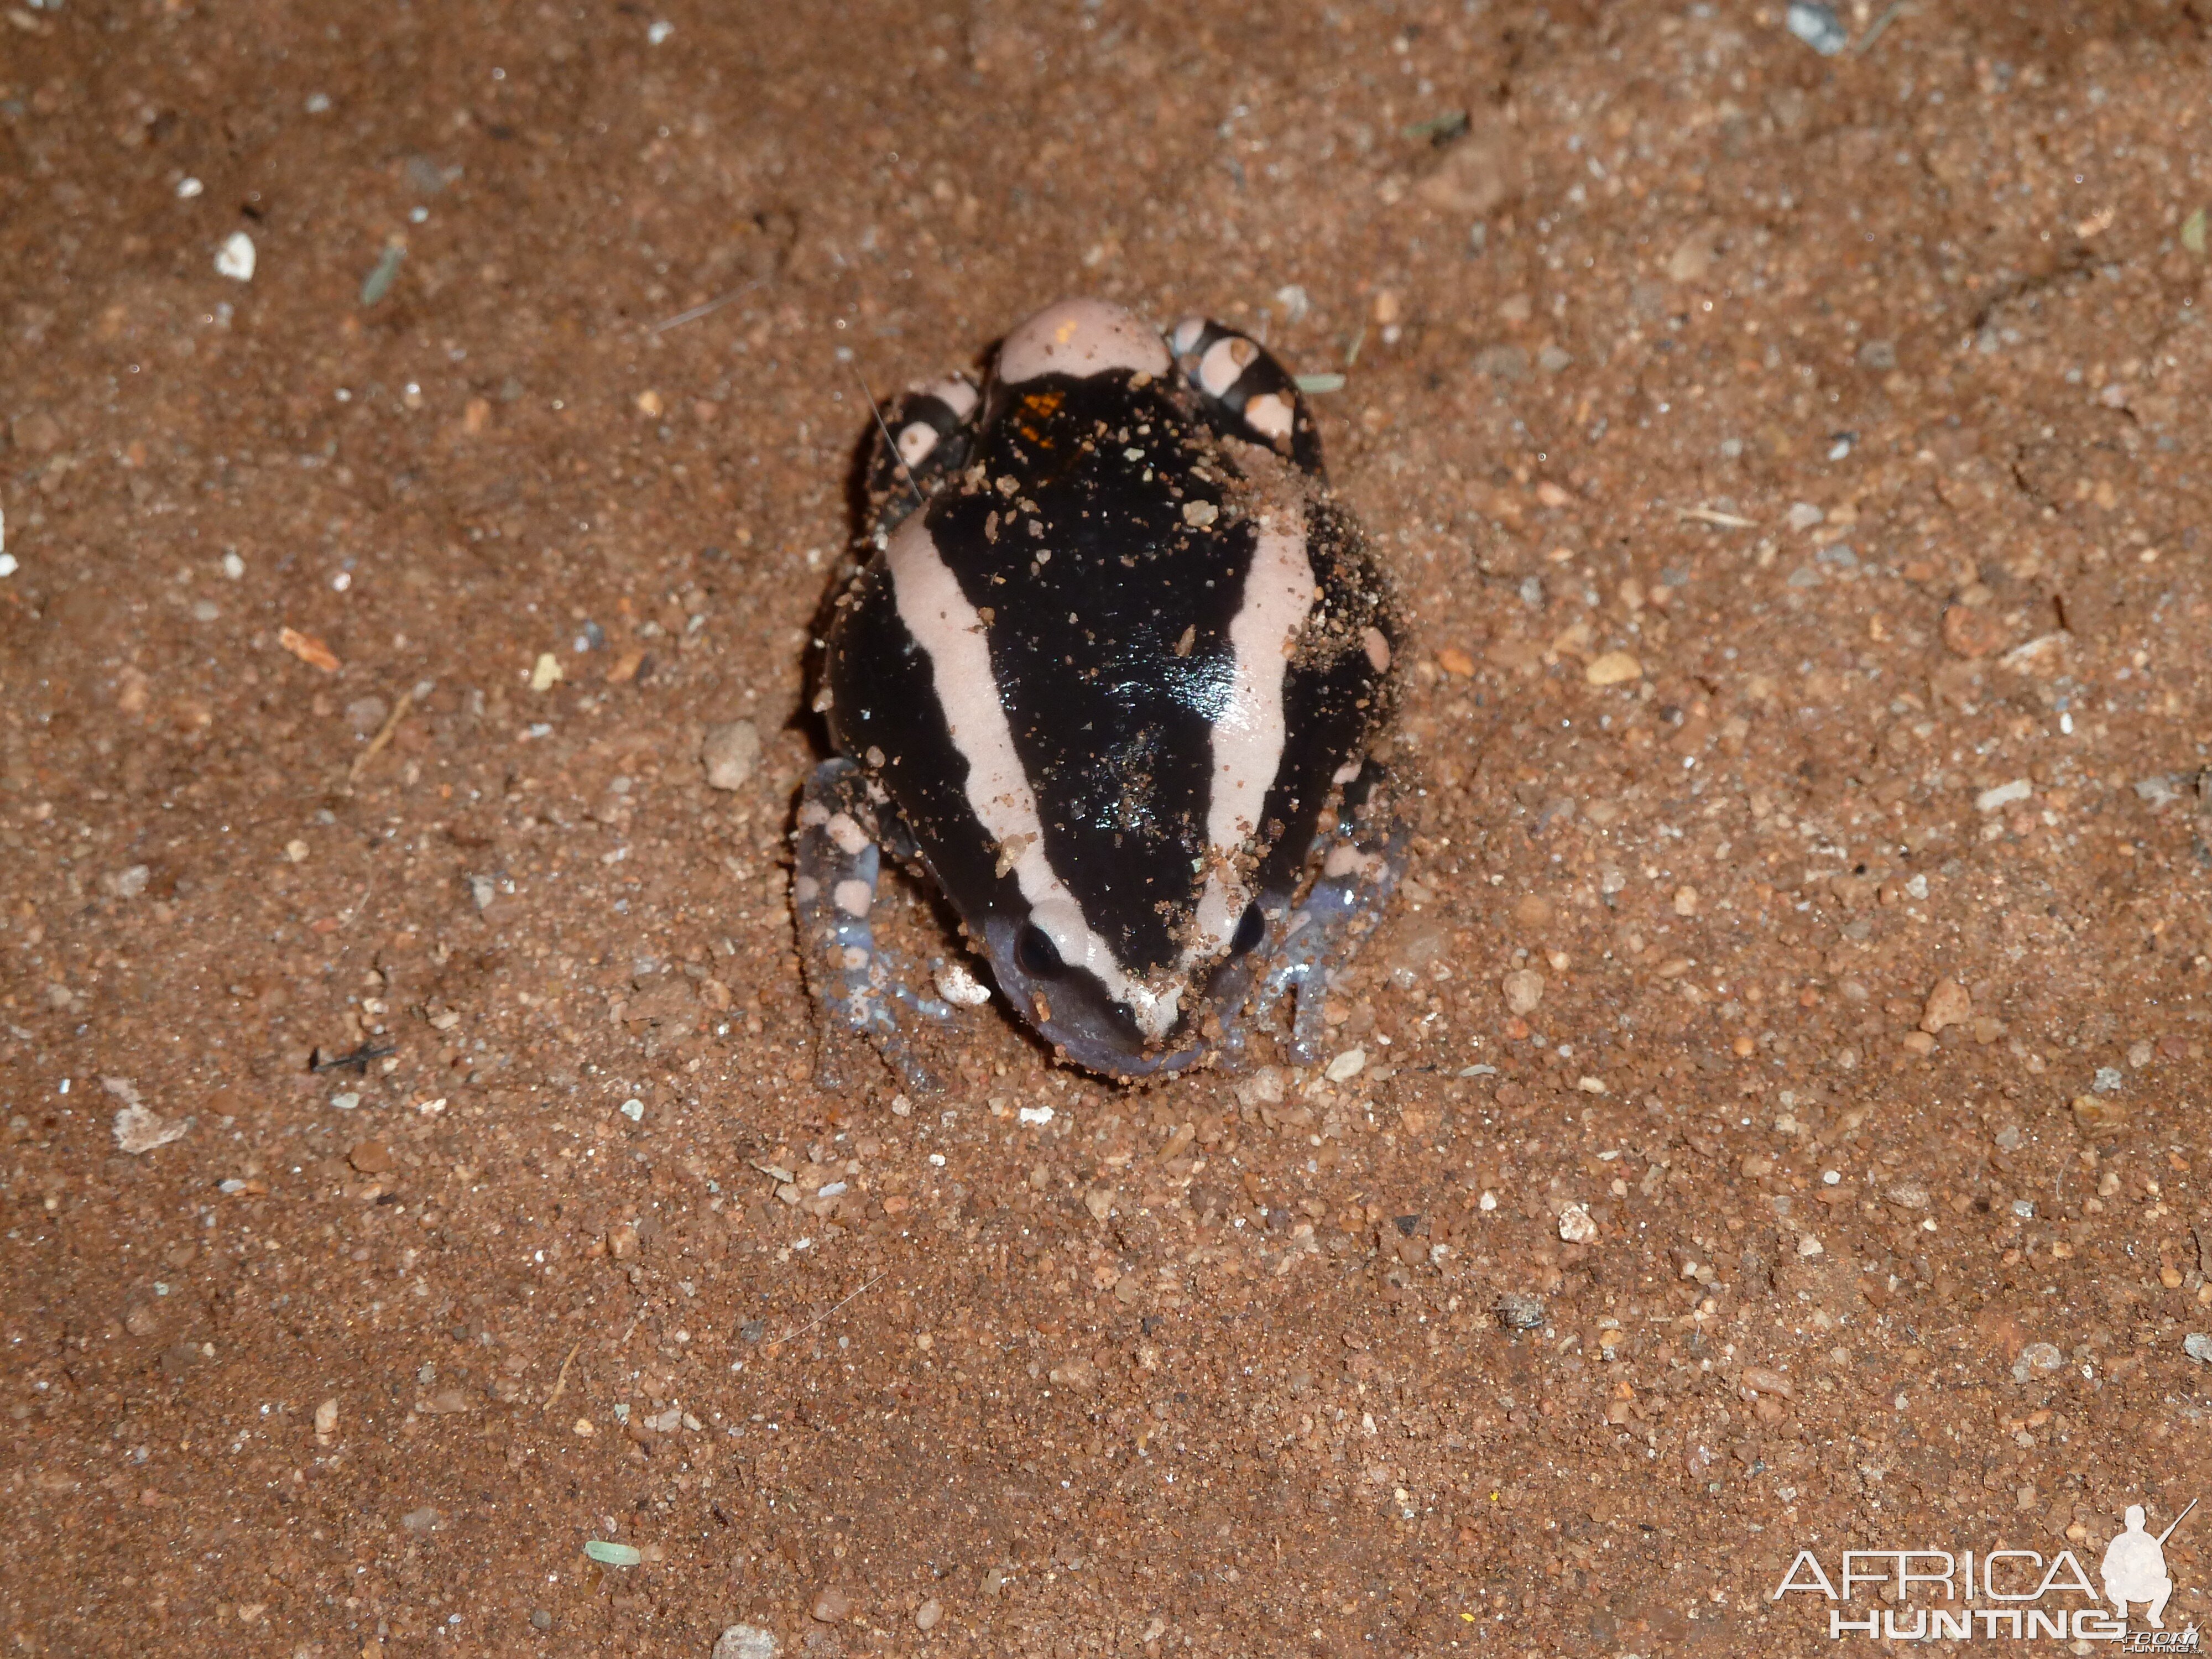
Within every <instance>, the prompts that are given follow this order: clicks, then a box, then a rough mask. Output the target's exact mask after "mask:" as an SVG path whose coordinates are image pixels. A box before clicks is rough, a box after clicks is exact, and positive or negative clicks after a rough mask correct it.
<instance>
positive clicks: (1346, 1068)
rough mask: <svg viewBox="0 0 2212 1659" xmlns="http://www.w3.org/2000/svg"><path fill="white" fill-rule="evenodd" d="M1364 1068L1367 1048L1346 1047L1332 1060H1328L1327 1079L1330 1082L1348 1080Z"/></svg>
mask: <svg viewBox="0 0 2212 1659" xmlns="http://www.w3.org/2000/svg"><path fill="white" fill-rule="evenodd" d="M1366 1069H1367V1050H1366V1049H1364V1048H1346V1050H1345V1051H1344V1052H1343V1053H1342V1054H1339V1055H1338V1056H1337V1057H1336V1058H1335V1059H1334V1060H1331V1061H1329V1063H1328V1080H1329V1081H1330V1082H1331V1083H1344V1082H1348V1081H1349V1080H1350V1079H1353V1078H1356V1077H1358V1075H1359V1074H1360V1073H1362V1072H1363V1071H1364V1070H1366Z"/></svg>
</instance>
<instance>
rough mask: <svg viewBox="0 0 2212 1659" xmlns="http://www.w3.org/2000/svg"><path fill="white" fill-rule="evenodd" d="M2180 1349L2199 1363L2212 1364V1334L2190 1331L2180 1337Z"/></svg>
mask: <svg viewBox="0 0 2212 1659" xmlns="http://www.w3.org/2000/svg"><path fill="white" fill-rule="evenodd" d="M2181 1351H2182V1352H2184V1353H2185V1354H2187V1355H2188V1356H2189V1357H2190V1358H2191V1359H2193V1360H2195V1361H2196V1362H2197V1364H2200V1365H2212V1336H2207V1335H2205V1334H2204V1333H2203V1332H2202V1331H2191V1332H2190V1334H2188V1335H2186V1336H2185V1337H2183V1338H2182V1339H2181Z"/></svg>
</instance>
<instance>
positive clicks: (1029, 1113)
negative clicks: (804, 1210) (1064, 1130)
mask: <svg viewBox="0 0 2212 1659" xmlns="http://www.w3.org/2000/svg"><path fill="white" fill-rule="evenodd" d="M1015 1116H1016V1117H1017V1118H1018V1119H1019V1120H1020V1121H1022V1122H1024V1123H1031V1124H1035V1125H1036V1126H1038V1127H1043V1126H1044V1125H1045V1124H1048V1123H1049V1122H1051V1121H1052V1108H1051V1107H1049V1106H1024V1107H1023V1108H1022V1109H1021V1110H1020V1111H1018V1112H1017V1113H1016V1114H1015ZM822 1190H823V1191H824V1192H827V1191H829V1188H826V1187H825V1188H823V1189H822Z"/></svg>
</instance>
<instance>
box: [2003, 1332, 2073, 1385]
mask: <svg viewBox="0 0 2212 1659" xmlns="http://www.w3.org/2000/svg"><path fill="white" fill-rule="evenodd" d="M2065 1363H2066V1356H2065V1355H2064V1354H2063V1353H2061V1352H2058V1350H2057V1347H2055V1346H2052V1345H2051V1343H2048V1342H2031V1343H2029V1344H2028V1345H2027V1346H2026V1347H2024V1348H2022V1349H2021V1351H2020V1358H2017V1359H2015V1360H2014V1361H2013V1362H2012V1380H2013V1381H2014V1382H2015V1383H2025V1382H2027V1379H2028V1377H2029V1376H2031V1375H2033V1374H2036V1373H2042V1374H2044V1375H2048V1374H2049V1373H2051V1372H2052V1371H2055V1370H2057V1369H2058V1368H2059V1367H2060V1366H2061V1365H2063V1364H2065Z"/></svg>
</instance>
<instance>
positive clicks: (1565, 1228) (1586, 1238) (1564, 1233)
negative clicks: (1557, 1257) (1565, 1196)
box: [1559, 1204, 1597, 1244]
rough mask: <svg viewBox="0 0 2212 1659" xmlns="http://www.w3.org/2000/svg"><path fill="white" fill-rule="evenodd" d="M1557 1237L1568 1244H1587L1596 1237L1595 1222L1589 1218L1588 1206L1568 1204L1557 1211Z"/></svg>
mask: <svg viewBox="0 0 2212 1659" xmlns="http://www.w3.org/2000/svg"><path fill="white" fill-rule="evenodd" d="M1559 1237H1561V1238H1563V1239H1565V1240H1566V1242H1567V1243H1570V1244H1587V1243H1589V1242H1590V1240H1592V1239H1593V1238H1595V1237H1597V1223H1596V1222H1595V1221H1593V1220H1592V1219H1590V1212H1589V1206H1586V1205H1582V1204H1570V1205H1568V1206H1567V1207H1566V1208H1565V1209H1564V1210H1562V1211H1560V1212H1559Z"/></svg>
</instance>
